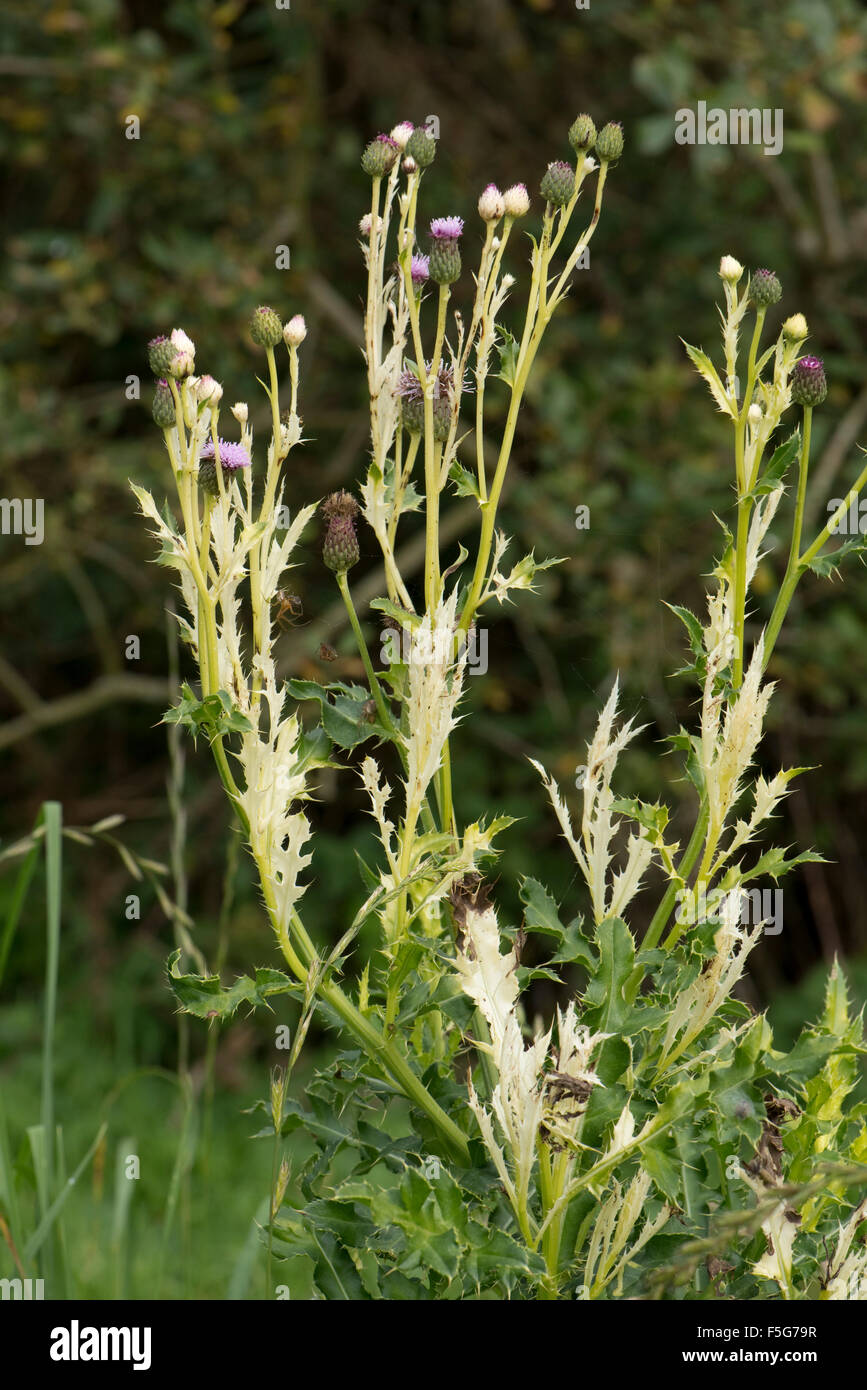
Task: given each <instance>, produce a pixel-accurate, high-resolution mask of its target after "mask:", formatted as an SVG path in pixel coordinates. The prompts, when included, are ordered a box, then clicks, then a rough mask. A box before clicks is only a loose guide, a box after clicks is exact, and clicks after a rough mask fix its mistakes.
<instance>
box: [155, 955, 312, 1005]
mask: <svg viewBox="0 0 867 1390" xmlns="http://www.w3.org/2000/svg"><path fill="white" fill-rule="evenodd" d="M180 958H181V952H180V950H177V951H173V952H172V954H171V955H170V956H169V959H168V961H167V970H168V977H169V985H170V986H171V989H172V993H173V994H174V996H175V998H176V999H177V1000H178V1003H179V1004H180V1005H181V1008H182V1009H183V1011H184V1013H188V1014H193V1015H194V1016H195V1017H196V1018H219V1019H226V1018H231V1017H232V1015H233V1014H234V1013H235V1011H236V1009H238V1008H239V1006H240V1005H241V1004H249V1005H250V1006H251V1008H256V1007H257V1005H259V1004H265V1005H266V1007H269V1006H268V1005H267V1000H268V999H269V998H270V996H271V995H274V994H289V993H291V992H293V991H295V990H297V988H298V986H297V984H296V983H295V981H294V980H291V979H290V978H289V976H288V975H284V974H283V973H282V971H280V970H269V969H258V970H257V971H256V972H255V975H254V976H253V977H252V978H251V977H250V976H249V975H241V976H239V978H238V979H237V980H236V981H235V983H234V984H233V985H230V987H229V988H228V989H224V988H223V986H222V984H221V983H220V977H219V975H183V974H181V971H180V970H179V968H178V962H179V961H180Z"/></svg>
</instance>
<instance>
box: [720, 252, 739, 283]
mask: <svg viewBox="0 0 867 1390" xmlns="http://www.w3.org/2000/svg"><path fill="white" fill-rule="evenodd" d="M743 273H744V268H743V266H742V265H741V263H740V261H736V260H735V258H734V256H723V257H722V259H721V260H720V263H719V276H720V279H721V280H725V281H727V282H728V284H730V285H736V284H737V283H738V281H739V280H740V278H741V276H742V275H743Z"/></svg>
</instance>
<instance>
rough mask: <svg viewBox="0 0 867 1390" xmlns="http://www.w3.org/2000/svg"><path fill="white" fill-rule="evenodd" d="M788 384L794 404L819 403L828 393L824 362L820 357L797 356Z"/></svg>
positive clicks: (809, 405)
mask: <svg viewBox="0 0 867 1390" xmlns="http://www.w3.org/2000/svg"><path fill="white" fill-rule="evenodd" d="M789 386H790V388H791V392H792V400H793V401H794V402H795V404H796V405H800V406H808V407H812V406H814V405H821V404H822V402H823V400H824V399H825V397H826V396H827V394H828V383H827V381H826V380H825V364H824V362H823V361H822V359H821V357H801V358H799V359H798V361H797V362H796V363H795V365H794V367H793V368H792V375H791V377H790V378H789Z"/></svg>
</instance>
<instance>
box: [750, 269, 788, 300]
mask: <svg viewBox="0 0 867 1390" xmlns="http://www.w3.org/2000/svg"><path fill="white" fill-rule="evenodd" d="M782 295H783V287H782V285H781V284H780V282H779V280H778V279H777V277H776V275H775V274H774V272H773V271H772V270H756V271H755V272H754V273H753V278H752V279H751V280H750V303H751V304H754V305H755V307H756V308H757V309H767V308H769V307H770V305H771V304H779V302H780V300H781V298H782Z"/></svg>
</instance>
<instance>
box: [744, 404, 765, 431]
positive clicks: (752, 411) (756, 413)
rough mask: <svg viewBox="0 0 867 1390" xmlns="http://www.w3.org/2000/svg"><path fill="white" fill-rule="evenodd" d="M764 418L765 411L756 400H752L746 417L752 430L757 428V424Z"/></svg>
mask: <svg viewBox="0 0 867 1390" xmlns="http://www.w3.org/2000/svg"><path fill="white" fill-rule="evenodd" d="M764 418H765V412H764V411H763V410H762V407H761V406H760V405H759V403H758V401H754V402H753V404H752V405H751V406H750V408H749V410H748V411H747V419H748V420H749V422H750V424H751V425H752V427H753V429H754V430H757V429H758V427H759V425H760V424H761V423H762V420H763V419H764Z"/></svg>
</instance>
